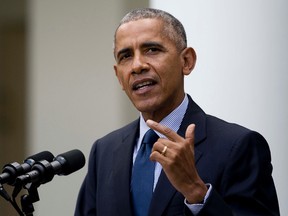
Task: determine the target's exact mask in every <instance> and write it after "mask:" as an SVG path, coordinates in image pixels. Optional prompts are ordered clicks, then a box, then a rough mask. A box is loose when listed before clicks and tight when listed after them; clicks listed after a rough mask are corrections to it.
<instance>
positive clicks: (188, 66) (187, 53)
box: [181, 47, 197, 75]
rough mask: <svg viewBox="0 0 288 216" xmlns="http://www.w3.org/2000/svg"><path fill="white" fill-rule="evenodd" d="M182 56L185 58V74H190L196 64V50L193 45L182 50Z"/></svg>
mask: <svg viewBox="0 0 288 216" xmlns="http://www.w3.org/2000/svg"><path fill="white" fill-rule="evenodd" d="M181 56H182V60H183V74H184V75H189V74H190V73H191V71H192V70H193V69H194V67H195V64H196V60H197V55H196V52H195V50H194V49H193V48H192V47H187V48H185V49H184V50H183V51H182V53H181Z"/></svg>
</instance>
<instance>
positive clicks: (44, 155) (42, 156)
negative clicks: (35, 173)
mask: <svg viewBox="0 0 288 216" xmlns="http://www.w3.org/2000/svg"><path fill="white" fill-rule="evenodd" d="M53 159H54V155H53V154H52V153H51V152H49V151H42V152H39V153H37V154H35V155H32V156H29V157H28V158H26V159H25V161H27V160H34V161H35V162H37V161H40V160H46V161H48V162H52V161H53Z"/></svg>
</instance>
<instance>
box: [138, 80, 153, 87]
mask: <svg viewBox="0 0 288 216" xmlns="http://www.w3.org/2000/svg"><path fill="white" fill-rule="evenodd" d="M147 85H152V82H150V81H147V82H143V83H140V84H138V85H136V89H139V88H142V87H144V86H147Z"/></svg>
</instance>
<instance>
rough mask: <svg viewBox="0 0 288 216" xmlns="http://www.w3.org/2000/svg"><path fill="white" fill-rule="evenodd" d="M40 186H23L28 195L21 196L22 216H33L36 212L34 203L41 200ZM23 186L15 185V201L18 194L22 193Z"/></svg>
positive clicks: (29, 184)
mask: <svg viewBox="0 0 288 216" xmlns="http://www.w3.org/2000/svg"><path fill="white" fill-rule="evenodd" d="M39 186H40V184H33V183H28V184H26V185H25V186H23V187H24V188H25V189H26V190H27V191H28V194H24V195H22V196H21V207H22V212H23V213H24V214H23V213H22V212H21V213H22V214H21V216H33V212H34V206H33V203H34V202H37V201H39V200H40V198H39V193H38V190H37V189H38V187H39ZM21 188H22V185H21V184H17V183H16V185H15V188H14V191H13V199H14V200H15V197H16V196H17V195H18V193H19V192H20V191H21Z"/></svg>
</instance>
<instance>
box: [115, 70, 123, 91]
mask: <svg viewBox="0 0 288 216" xmlns="http://www.w3.org/2000/svg"><path fill="white" fill-rule="evenodd" d="M114 71H115V75H116V77H117V79H118V82H119V84H120V85H121V88H122V90H124V86H123V83H122V80H121V78H120V76H119V73H118V70H117V65H114Z"/></svg>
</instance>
